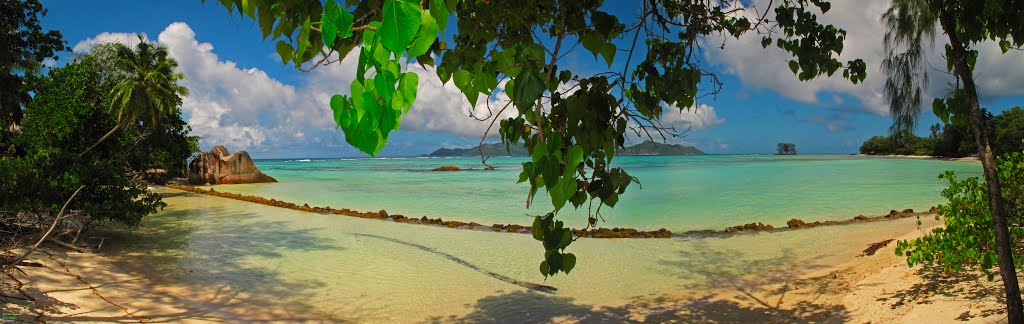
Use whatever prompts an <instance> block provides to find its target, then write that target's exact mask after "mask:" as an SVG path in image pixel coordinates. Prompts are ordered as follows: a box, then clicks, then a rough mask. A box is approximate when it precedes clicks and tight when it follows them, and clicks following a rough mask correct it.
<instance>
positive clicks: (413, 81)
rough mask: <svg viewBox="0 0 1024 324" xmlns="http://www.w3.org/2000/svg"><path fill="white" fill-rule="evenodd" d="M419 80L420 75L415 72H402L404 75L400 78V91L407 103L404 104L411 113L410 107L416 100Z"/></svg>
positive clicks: (404, 108)
mask: <svg viewBox="0 0 1024 324" xmlns="http://www.w3.org/2000/svg"><path fill="white" fill-rule="evenodd" d="M419 82H420V76H419V75H418V74H416V73H414V72H406V73H402V77H401V78H400V79H399V80H398V92H399V93H401V94H402V98H403V99H404V100H405V104H404V105H403V106H402V109H403V110H404V112H405V113H409V108H411V107H412V104H413V102H415V101H416V89H417V87H418V86H419Z"/></svg>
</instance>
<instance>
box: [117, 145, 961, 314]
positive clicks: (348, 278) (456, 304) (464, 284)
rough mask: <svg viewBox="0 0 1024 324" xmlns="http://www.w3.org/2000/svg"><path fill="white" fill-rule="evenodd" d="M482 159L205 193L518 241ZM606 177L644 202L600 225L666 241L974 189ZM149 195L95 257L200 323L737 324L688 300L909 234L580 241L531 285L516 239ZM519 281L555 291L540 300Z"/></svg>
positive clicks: (410, 163) (368, 165)
mask: <svg viewBox="0 0 1024 324" xmlns="http://www.w3.org/2000/svg"><path fill="white" fill-rule="evenodd" d="M493 160H494V161H492V162H494V164H496V165H497V166H498V167H499V169H498V171H494V172H484V171H475V172H443V173H442V172H431V171H429V170H430V169H432V168H434V167H437V166H441V165H449V164H457V165H460V166H464V167H465V166H473V165H474V162H475V160H473V159H415V158H411V159H390V160H367V159H360V160H331V161H309V162H305V161H259V162H257V164H258V166H259V167H260V168H261V169H262V170H263V171H264V172H266V173H268V174H270V175H272V176H274V177H276V178H277V179H278V180H280V181H281V182H279V183H273V184H253V185H228V186H218V187H217V190H226V191H235V192H244V193H253V194H258V195H261V196H265V197H273V198H278V199H284V200H289V201H293V202H298V203H303V202H307V203H310V204H311V205H330V206H334V207H336V208H341V207H344V208H352V209H357V210H367V211H369V210H379V209H387V210H388V211H390V212H392V213H403V214H406V215H409V216H418V215H430V216H431V217H443V218H445V219H462V220H472V221H477V222H481V223H488V222H495V223H506V222H512V223H521V224H528V223H529V220H528V219H527V218H526V217H525V216H524V215H525V214H526V211H525V210H524V209H523V204H522V202H523V198H524V194H525V191H526V186H525V185H516V184H515V183H514V182H515V180H516V179H517V173H518V171H517V170H518V164H517V163H519V159H513V158H496V159H493ZM620 162H621V163H622V164H623V165H624V166H626V167H627V168H628V170H630V172H632V173H633V174H634V175H635V176H637V177H639V178H640V180H641V181H642V182H643V185H644V187H643V190H632V191H630V192H629V193H628V194H627V195H626V196H624V197H623V198H622V200H621V201H620V203H619V206H618V207H617V208H616V209H615V210H614V212H612V213H608V214H607V215H606V216H607V217H606V219H607V221H608V222H607V223H606V224H603V225H604V226H609V227H610V226H628V227H640V228H658V227H667V228H669V229H672V230H674V231H678V230H686V229H704V228H711V229H720V228H722V227H724V226H726V225H732V224H739V223H744V222H750V221H760V222H767V223H771V224H776V225H782V224H784V221H785V220H787V219H788V218H790V217H799V218H803V219H805V220H817V219H836V218H847V217H850V216H851V215H856V214H859V213H866V214H883V213H885V212H887V211H888V210H889V209H899V208H908V207H910V208H915V209H917V208H921V209H923V208H927V207H928V206H931V205H934V204H936V203H938V202H940V199H941V198H940V197H939V196H938V192H939V191H940V190H941V188H942V187H943V186H942V184H941V183H940V182H939V180H938V179H937V178H936V175H937V174H938V173H940V172H942V171H943V170H946V169H954V170H957V171H958V172H961V173H964V174H978V173H980V166H979V165H978V164H976V163H962V162H942V161H933V160H913V159H886V158H864V157H854V156H839V155H821V156H798V157H776V156H689V157H624V158H621V159H620ZM635 189H638V188H635ZM156 190H157V191H159V192H161V193H162V194H164V195H166V198H165V202H167V203H168V204H169V206H168V207H167V209H165V210H164V211H162V212H160V213H158V214H155V215H152V216H150V217H147V219H146V220H145V221H144V223H143V226H141V227H139V228H137V229H136V230H134V231H132V232H130V234H124V233H126V232H127V231H117V232H115V233H121V235H122V237H120V238H111V239H110V240H108V243H107V244H106V245H104V251H105V253H107V254H108V256H109V257H110V258H112V259H114V260H115V261H116V262H117V263H118V264H120V265H121V267H122V268H123V269H127V270H126V271H130V272H133V273H137V274H138V275H139V276H143V277H146V278H150V279H153V280H157V279H159V280H167V281H168V285H171V286H175V287H184V288H183V291H191V292H193V293H191V294H188V296H194V297H187V296H186V294H181V296H182V297H181V298H180V300H176V301H175V302H186V303H189V302H190V303H194V304H196V305H198V306H197V307H198V308H200V309H202V310H204V312H205V310H210V309H216V308H217V307H227V308H241V307H246V308H249V309H251V310H249V309H247V310H245V311H244V312H243V313H244V314H243V316H242V317H241V318H229V321H249V320H256V319H261V318H262V319H266V318H268V317H269V318H270V319H272V320H276V321H291V320H294V318H289V317H277V316H279V314H294V315H295V316H297V318H306V319H308V318H316V319H324V320H328V321H340V322H345V321H353V322H368V323H384V322H387V323H391V322H401V323H409V322H551V321H565V320H568V321H581V322H626V321H634V320H644V319H646V320H650V321H678V322H684V323H685V322H707V321H716V319H717V320H718V321H730V320H731V321H736V320H737V318H735V317H728V316H727V315H729V314H735V313H737V312H750V311H751V310H749V309H739V308H735V307H731V306H730V307H727V308H725V309H717V308H715V307H716V306H714V304H708V303H707V302H706V301H705V300H704V299H702V298H704V296H708V295H709V294H713V293H715V292H724V293H728V294H739V293H748V292H750V291H752V290H751V289H753V287H757V285H760V284H765V283H770V282H781V281H786V280H792V278H796V277H799V276H801V275H805V274H807V273H808V272H813V271H816V270H820V269H823V268H825V267H828V266H831V265H835V264H837V263H840V262H846V261H849V260H852V259H853V258H854V257H855V256H856V255H857V254H859V253H860V251H861V250H863V249H864V248H865V247H867V245H868V244H870V243H873V242H877V241H880V240H883V239H891V238H897V237H900V236H902V235H904V234H906V233H908V232H912V231H914V230H915V228H917V224H916V219H913V218H906V219H900V220H894V221H885V222H871V223H862V224H855V225H848V226H829V227H818V228H813V229H807V230H799V231H784V232H773V233H759V234H752V235H737V236H731V237H707V238H701V237H675V238H670V239H580V240H578V241H577V242H575V243H573V245H572V246H570V247H569V249H568V252H572V253H574V254H576V255H577V258H578V261H577V265H576V269H575V270H573V272H572V274H570V275H568V276H566V275H559V276H555V277H553V278H547V279H545V278H543V277H542V276H541V275H540V274H539V273H538V270H537V265H538V264H539V262H540V261H541V260H542V258H543V249H542V247H541V245H540V244H539V243H538V242H537V241H535V240H533V238H532V237H531V236H529V235H523V234H513V233H493V232H485V231H471V230H458V229H449V228H444V227H438V226H423V225H413V224H400V223H393V222H386V221H378V220H368V219H360V218H354V217H344V216H337V215H323V214H316V213H305V212H300V211H294V210H288V209H282V208H276V207H270V206H264V205H258V204H252V203H247V202H241V201H236V200H230V199H224V198H218V197H212V196H204V195H197V194H192V193H185V192H180V191H175V190H171V189H156ZM538 202H540V200H538ZM564 216H566V218H572V217H570V216H571V215H564ZM924 222H925V223H924V224H925V226H934V225H936V224H937V221H935V220H934V219H924ZM517 282H518V283H523V282H526V283H536V284H544V285H548V286H551V287H554V288H556V289H557V291H555V292H554V293H546V292H539V291H536V290H532V289H528V288H525V287H523V286H522V285H519V284H516V283H517ZM206 291H209V292H210V293H207V294H206V295H204V293H203V292H206ZM235 293H239V295H238V296H241V297H238V300H237V301H233V302H232V304H230V305H227V306H224V305H214V304H216V302H215V301H216V300H220V299H221V297H218V296H224V295H225V294H226V295H228V296H235V295H234V294H235ZM189 298H192V299H191V301H189V300H190V299H189ZM719 306H721V305H719ZM727 306H728V305H727ZM236 313H238V312H236ZM261 314H262V315H261ZM266 314H271V315H266ZM716 314H717V315H716ZM713 315H714V316H713ZM723 316H724V317H723Z"/></svg>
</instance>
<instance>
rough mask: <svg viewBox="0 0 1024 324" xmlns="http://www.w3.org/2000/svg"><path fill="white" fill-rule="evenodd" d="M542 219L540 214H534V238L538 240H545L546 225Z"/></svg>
mask: <svg viewBox="0 0 1024 324" xmlns="http://www.w3.org/2000/svg"><path fill="white" fill-rule="evenodd" d="M540 219H541V217H540V216H534V217H533V228H532V229H533V239H535V240H538V241H543V240H544V227H543V225H542V224H541V221H540Z"/></svg>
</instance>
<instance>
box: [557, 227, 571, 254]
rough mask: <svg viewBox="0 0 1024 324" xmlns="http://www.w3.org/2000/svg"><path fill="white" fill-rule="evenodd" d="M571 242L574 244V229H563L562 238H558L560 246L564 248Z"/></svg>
mask: <svg viewBox="0 0 1024 324" xmlns="http://www.w3.org/2000/svg"><path fill="white" fill-rule="evenodd" d="M569 244H572V231H570V230H568V229H563V230H562V238H561V239H559V240H558V247H559V248H563V249H564V248H565V247H567V246H569Z"/></svg>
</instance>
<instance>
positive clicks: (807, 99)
mask: <svg viewBox="0 0 1024 324" xmlns="http://www.w3.org/2000/svg"><path fill="white" fill-rule="evenodd" d="M769 2H770V1H769V0H755V1H751V2H750V3H748V4H747V8H746V9H747V10H745V11H744V12H743V13H742V15H745V16H747V17H748V18H750V19H753V18H755V17H754V16H755V15H757V13H758V12H761V13H763V12H764V11H765V9H769V8H768V7H767V6H768V4H769ZM737 3H739V2H737ZM888 6H889V1H888V0H863V1H834V2H833V3H832V10H831V11H829V12H828V13H827V14H824V15H820V14H819V18H820V19H821V21H822V22H824V23H827V24H833V25H835V26H837V27H840V28H843V29H846V31H847V37H846V43H845V46H844V49H843V53H842V55H841V56H840V57H839V60H840V61H841V62H846V61H847V60H851V59H855V58H861V59H864V61H865V63H867V73H868V77H867V79H866V80H865V82H864V83H863V84H858V85H854V84H852V83H850V82H849V81H847V80H845V79H843V78H842V75H841V74H839V73H837V74H836V75H834V76H832V77H826V78H818V79H815V80H812V81H808V82H801V81H799V80H798V79H797V78H796V76H794V75H793V73H792V72H791V71H790V70H789V67H788V66H787V64H786V62H787V61H788V60H790V59H791V57H790V56H789V55H788V54H787V53H785V52H784V51H782V50H781V49H779V48H777V47H775V46H769V47H768V48H767V49H763V48H762V47H761V36H760V35H756V34H753V33H752V34H747V35H744V36H742V37H740V38H739V39H735V38H731V37H729V38H728V39H724V43H725V48H724V49H721V48H720V47H719V46H708V47H707V48H708V51H707V52H706V56H705V58H706V59H707V60H708V61H709V62H710V63H712V64H714V65H716V66H719V67H720V68H722V69H723V70H724V71H725V72H726V73H728V74H732V75H736V76H737V77H739V79H740V80H741V82H743V85H744V86H749V87H753V88H761V89H770V90H773V91H775V92H777V93H779V94H780V95H782V96H784V97H787V98H790V99H794V100H797V101H800V102H804V103H810V104H819V105H823V106H828V105H833V104H839V102H841V101H840V100H835V99H836V98H838V97H831V96H825V95H827V94H833V95H834V94H846V95H849V96H851V97H853V98H855V99H857V100H859V101H860V105H861V106H862V109H863V110H866V111H868V112H871V113H874V114H877V115H887V114H888V111H889V108H888V104H887V102H886V101H885V98H884V97H883V92H882V88H883V85H884V84H885V76H884V75H883V74H882V73H881V68H880V65H881V62H882V59H883V58H884V53H883V50H882V41H883V35H885V27H884V24H883V23H882V20H881V16H882V13H884V12H885V10H886V9H887V8H888ZM752 8H757V11H755V10H754V9H752ZM773 16H774V12H770V13H769V14H768V19H774V18H773ZM716 41H717V40H716ZM947 43H948V40H947V39H946V37H945V35H944V34H942V33H941V32H940V33H939V34H937V35H936V42H935V45H934V47H933V48H932V49H931V50H930V51H929V53H928V55H927V57H926V62H927V64H928V66H930V67H929V68H928V70H929V77H930V79H931V83H930V85H929V87H928V89H926V93H927V95H928V96H932V97H934V96H942V95H943V94H944V93H945V92H946V90H947V87H948V86H947V84H948V83H949V82H951V78H950V76H949V75H947V74H946V73H945V66H946V65H945V61H944V60H943V58H942V57H941V56H940V54H941V52H942V48H943V47H944V46H945V44H947ZM978 49H979V51H980V55H979V58H978V65H977V66H976V69H975V73H976V77H978V83H979V87H980V90H979V91H981V93H982V95H983V96H986V97H992V96H995V97H998V96H1008V95H1015V94H1021V93H1024V89H1022V88H1020V87H1019V86H1017V85H1019V84H1021V82H1024V64H1020V62H1022V61H1024V52H1020V51H1011V53H1007V54H1002V52H1001V51H1000V50H999V46H997V45H996V44H995V43H993V42H987V43H985V44H983V45H981V46H979V48H978ZM935 69H939V70H941V71H936V70H935ZM829 98H831V99H833V100H828V99H829ZM822 99H823V100H822ZM829 101H831V102H829ZM926 102H930V98H929V99H928V100H926Z"/></svg>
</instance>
